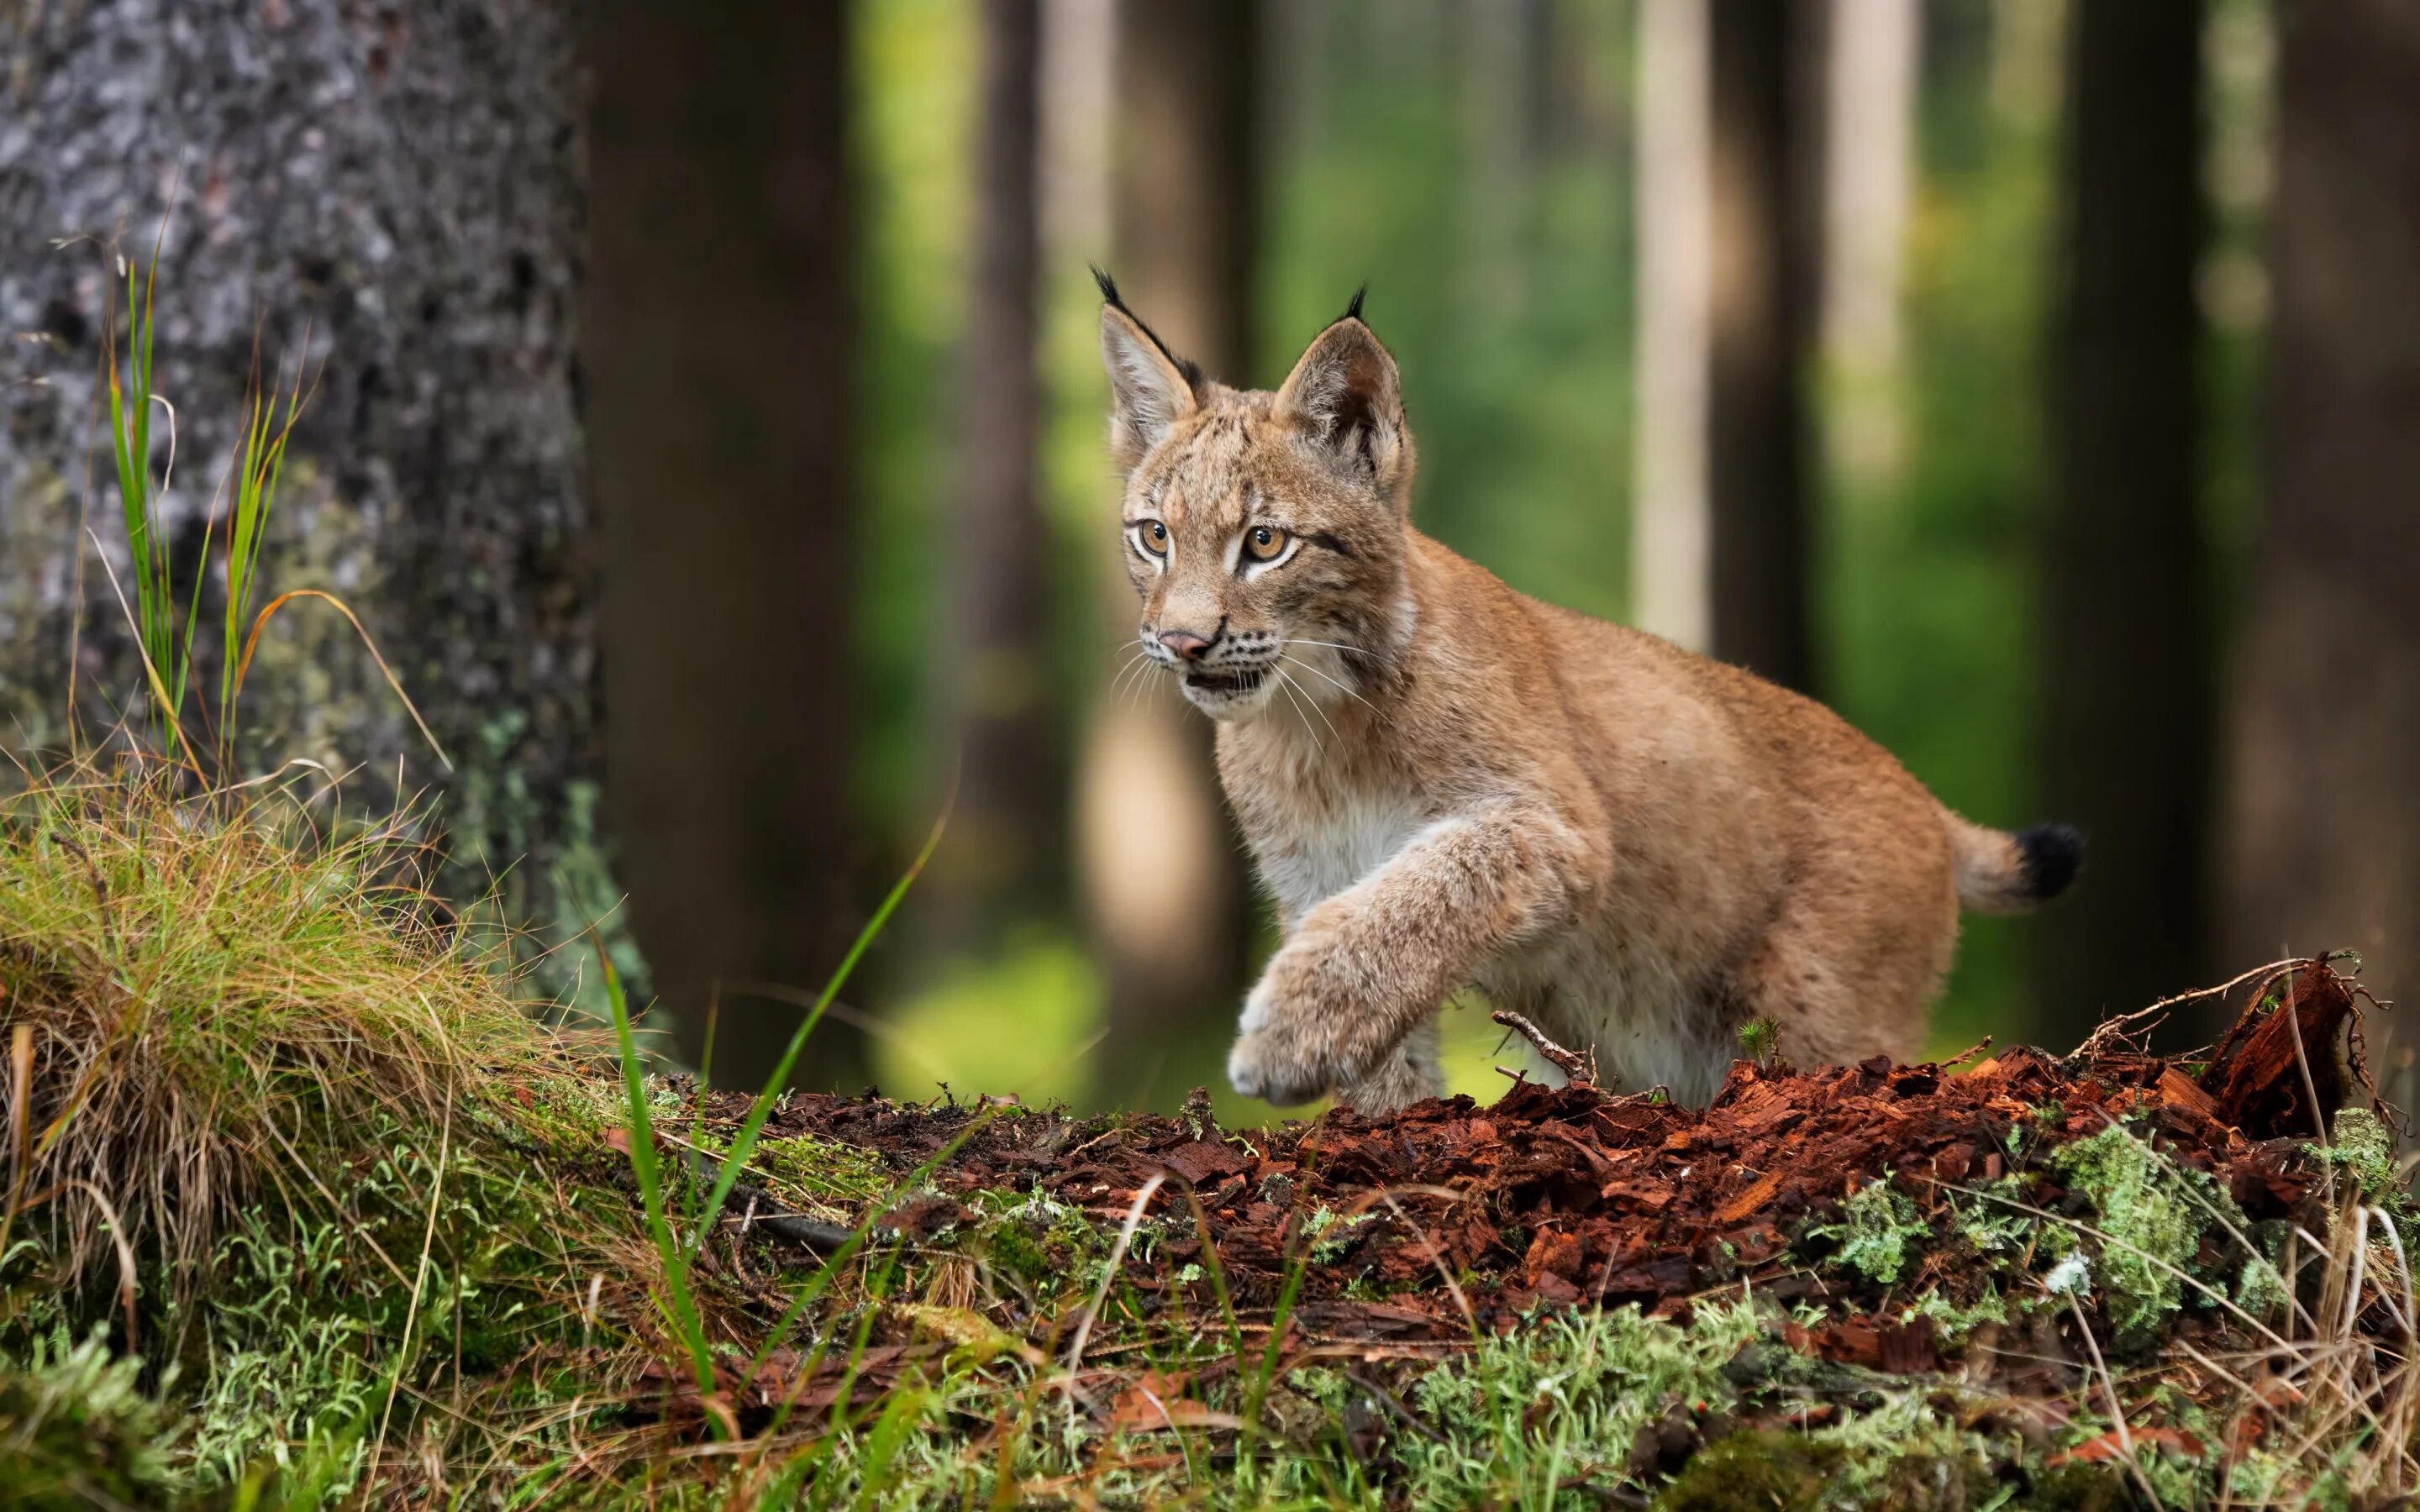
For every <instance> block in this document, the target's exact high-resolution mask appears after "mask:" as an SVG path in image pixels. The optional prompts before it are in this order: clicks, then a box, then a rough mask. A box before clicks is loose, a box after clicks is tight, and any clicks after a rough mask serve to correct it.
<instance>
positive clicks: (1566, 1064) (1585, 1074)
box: [1488, 1008, 1596, 1087]
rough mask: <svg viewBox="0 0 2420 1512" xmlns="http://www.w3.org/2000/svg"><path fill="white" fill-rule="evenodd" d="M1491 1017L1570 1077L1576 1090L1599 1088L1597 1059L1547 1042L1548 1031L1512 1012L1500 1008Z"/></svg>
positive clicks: (1549, 1041) (1552, 1042)
mask: <svg viewBox="0 0 2420 1512" xmlns="http://www.w3.org/2000/svg"><path fill="white" fill-rule="evenodd" d="M1488 1016H1489V1017H1490V1018H1492V1019H1494V1020H1495V1021H1496V1022H1497V1023H1498V1024H1501V1025H1503V1026H1505V1027H1506V1028H1508V1029H1511V1030H1512V1032H1513V1033H1515V1034H1517V1035H1519V1036H1520V1037H1521V1038H1522V1039H1524V1040H1527V1041H1529V1045H1530V1048H1532V1049H1534V1050H1536V1051H1537V1052H1538V1054H1540V1055H1541V1056H1544V1057H1546V1059H1547V1060H1548V1061H1550V1062H1552V1063H1553V1065H1554V1066H1555V1069H1556V1070H1558V1071H1559V1072H1562V1073H1563V1074H1564V1075H1565V1076H1567V1077H1569V1078H1570V1079H1571V1083H1572V1085H1573V1086H1574V1087H1594V1086H1595V1085H1596V1057H1594V1056H1589V1055H1582V1054H1581V1053H1580V1052H1578V1051H1576V1050H1566V1049H1564V1048H1563V1047H1562V1046H1561V1045H1559V1044H1557V1043H1556V1042H1555V1041H1552V1040H1549V1039H1547V1038H1546V1031H1545V1030H1544V1029H1542V1028H1540V1027H1538V1026H1536V1025H1534V1024H1532V1023H1530V1022H1529V1021H1528V1019H1527V1018H1526V1017H1524V1016H1522V1015H1521V1014H1519V1013H1515V1012H1513V1011H1512V1010H1511V1009H1509V1008H1499V1009H1497V1011H1495V1012H1493V1013H1491V1014H1489V1015H1488Z"/></svg>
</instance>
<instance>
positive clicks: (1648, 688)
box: [1100, 275, 2083, 1111]
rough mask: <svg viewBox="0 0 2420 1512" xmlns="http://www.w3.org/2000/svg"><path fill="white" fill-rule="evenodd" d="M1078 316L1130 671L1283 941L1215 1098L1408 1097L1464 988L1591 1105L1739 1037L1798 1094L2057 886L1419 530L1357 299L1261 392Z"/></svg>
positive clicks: (1698, 1075) (1670, 1082) (1674, 662)
mask: <svg viewBox="0 0 2420 1512" xmlns="http://www.w3.org/2000/svg"><path fill="white" fill-rule="evenodd" d="M1100 285H1101V293H1102V296H1103V300H1104V303H1103V306H1102V310H1101V348H1102V354H1103V358H1104V360H1105V361H1106V363H1107V364H1108V367H1109V385H1110V391H1111V395H1112V406H1111V413H1110V421H1109V446H1110V451H1111V454H1112V455H1113V456H1114V458H1115V461H1116V464H1117V466H1118V468H1119V470H1120V471H1121V472H1122V473H1123V474H1124V477H1125V496H1124V508H1123V512H1122V530H1123V532H1124V537H1125V540H1124V548H1123V549H1124V551H1125V559H1126V567H1127V570H1128V572H1129V574H1130V575H1131V576H1132V578H1133V579H1134V585H1135V589H1136V592H1137V593H1138V594H1140V598H1141V601H1142V621H1141V630H1140V641H1141V646H1142V649H1143V651H1144V652H1145V653H1146V654H1148V655H1149V656H1151V657H1152V658H1153V659H1154V660H1155V661H1156V662H1157V663H1158V664H1159V666H1160V667H1162V668H1164V669H1165V670H1166V672H1167V674H1168V675H1169V676H1171V677H1172V678H1174V679H1176V681H1177V684H1178V686H1179V687H1181V688H1182V690H1183V694H1184V697H1185V699H1186V700H1187V702H1190V703H1191V704H1192V705H1193V706H1194V707H1196V708H1198V709H1200V710H1201V711H1202V713H1203V714H1206V715H1208V716H1209V717H1210V718H1211V719H1213V720H1215V721H1216V722H1217V726H1218V775H1219V780H1220V784H1221V786H1223V787H1224V789H1225V790H1226V795H1227V799H1228V802H1229V804H1230V806H1231V807H1232V808H1233V811H1234V814H1235V818H1236V821H1237V823H1238V824H1239V825H1241V827H1242V830H1243V834H1244V837H1245V840H1246V841H1247V842H1248V844H1249V847H1250V850H1251V854H1252V856H1253V857H1254V860H1255V862H1256V863H1257V866H1258V870H1259V872H1260V876H1261V880H1262V882H1263V884H1264V886H1265V887H1267V889H1268V891H1269V892H1270V893H1271V894H1272V895H1273V897H1274V899H1275V901H1276V904H1277V910H1278V916H1279V920H1280V924H1281V925H1282V927H1283V931H1284V941H1283V944H1282V945H1280V948H1279V949H1278V950H1277V952H1276V954H1275V956H1274V957H1273V958H1272V959H1271V960H1270V961H1269V964H1268V966H1267V969H1266V970H1264V972H1263V973H1262V975H1261V978H1260V980H1259V982H1258V983H1257V984H1256V985H1255V986H1254V987H1253V988H1252V989H1251V992H1250V994H1249V995H1248V996H1247V998H1246V999H1245V1002H1244V1010H1243V1017H1242V1022H1241V1025H1240V1032H1239V1035H1238V1038H1237V1039H1236V1041H1235V1043H1234V1047H1233V1052H1232V1054H1231V1055H1230V1056H1229V1057H1228V1062H1227V1075H1228V1079H1229V1080H1230V1081H1231V1082H1233V1084H1234V1087H1235V1088H1236V1090H1238V1091H1240V1092H1243V1093H1246V1094H1248V1095H1251V1096H1257V1097H1262V1098H1266V1099H1268V1100H1269V1101H1271V1102H1275V1103H1302V1102H1308V1101H1310V1100H1311V1099H1313V1098H1316V1097H1318V1096H1319V1095H1321V1094H1322V1093H1325V1092H1328V1091H1331V1090H1333V1091H1334V1092H1336V1093H1337V1094H1338V1096H1339V1097H1340V1099H1341V1100H1342V1102H1343V1103H1346V1104H1347V1105H1349V1106H1352V1107H1355V1108H1357V1109H1361V1110H1364V1111H1384V1110H1387V1109H1391V1108H1395V1107H1399V1106H1402V1105H1404V1104H1405V1103H1411V1102H1415V1101H1418V1100H1419V1099H1421V1098H1424V1097H1429V1096H1434V1095H1435V1094H1436V1093H1438V1092H1439V1091H1440V1090H1441V1089H1442V1078H1441V1076H1440V1073H1439V1070H1438V1065H1437V1048H1436V1047H1437V1034H1436V1017H1437V1014H1438V1011H1439V1010H1440V1008H1441V1007H1442V1005H1443V1004H1444V1001H1445V999H1446V998H1447V997H1448V996H1449V995H1451V994H1453V993H1455V992H1457V991H1459V990H1461V989H1464V988H1466V987H1467V988H1476V989H1477V990H1479V991H1480V992H1481V993H1482V994H1483V995H1485V996H1486V997H1487V998H1488V999H1489V1000H1490V1001H1492V1002H1494V1003H1495V1004H1497V1006H1499V1007H1505V1008H1512V1009H1517V1010H1518V1011H1522V1012H1524V1013H1526V1014H1528V1016H1529V1017H1530V1018H1531V1019H1532V1020H1534V1021H1535V1022H1536V1023H1537V1024H1539V1025H1540V1026H1543V1027H1544V1030H1545V1032H1546V1033H1548V1034H1549V1035H1550V1036H1552V1037H1554V1038H1555V1039H1557V1040H1559V1041H1562V1042H1563V1043H1565V1044H1567V1045H1571V1046H1573V1047H1575V1048H1587V1049H1590V1050H1592V1051H1593V1053H1594V1054H1595V1056H1596V1057H1597V1058H1598V1063H1599V1071H1600V1076H1601V1078H1602V1079H1603V1080H1605V1081H1606V1083H1608V1084H1612V1083H1614V1082H1616V1081H1617V1080H1619V1082H1620V1083H1621V1084H1623V1085H1628V1086H1631V1087H1634V1088H1638V1087H1647V1086H1654V1085H1660V1086H1663V1087H1665V1088H1668V1089H1669V1091H1670V1092H1671V1094H1672V1095H1673V1096H1675V1097H1677V1098H1683V1099H1686V1100H1689V1101H1692V1102H1702V1101H1704V1100H1705V1099H1706V1098H1708V1097H1710V1096H1712V1095H1713V1093H1714V1089H1715V1088H1716V1087H1717V1086H1718V1085H1719V1084H1720V1082H1721V1079H1722V1077H1723V1075H1724V1073H1725V1072H1726V1071H1727V1070H1728V1068H1729V1066H1730V1062H1731V1060H1732V1058H1733V1056H1734V1052H1735V1050H1736V1042H1737V1035H1738V1031H1739V1029H1740V1028H1741V1027H1742V1026H1744V1025H1745V1024H1746V1023H1748V1022H1749V1021H1751V1020H1754V1019H1758V1018H1770V1019H1771V1020H1773V1021H1774V1022H1775V1023H1776V1024H1777V1025H1778V1026H1779V1027H1780V1046H1781V1050H1782V1053H1783V1054H1785V1055H1786V1056H1788V1057H1790V1058H1791V1059H1792V1060H1794V1061H1797V1062H1798V1063H1800V1064H1817V1063H1837V1062H1841V1061H1846V1060H1851V1059H1856V1058H1862V1057H1867V1056H1870V1055H1872V1054H1874V1053H1876V1052H1882V1053H1885V1054H1888V1055H1891V1056H1894V1057H1907V1056H1909V1055H1912V1054H1913V1053H1915V1052H1916V1050H1917V1049H1918V1046H1919V1041H1920V1040H1921V1038H1922V1035H1923V1030H1924V1023H1925V1013H1926V1009H1927V1005H1928V1003H1929V1001H1930V999H1931V996H1932V995H1933V994H1934V993H1935V992H1936V991H1937V989H1938V988H1939V986H1940V983H1941V980H1942V977H1943V975H1944V974H1945V973H1946V972H1947V969H1948V966H1949V960H1950V955H1951V953H1952V951H1953V949H1955V947H1956V944H1957V938H1958V915H1959V909H1960V907H1961V905H1963V906H1965V907H1968V908H1975V909H1979V910H1983V911H1987V912H2016V911H2021V910H2023V909H2025V908H2027V907H2030V906H2031V905H2033V904H2035V903H2040V902H2042V901H2044V900H2046V899H2048V898H2050V897H2053V896H2054V895H2055V894H2056V893H2058V892H2059V891H2060V890H2061V889H2062V888H2064V887H2066V886H2067V884H2068V883H2069V881H2070V880H2071V878H2072V877H2073V876H2074V874H2075V872H2076V870H2077V867H2078V865H2079V863H2080V862H2081V859H2082V851H2083V846H2082V839H2081V837H2080V836H2079V835H2078V834H2077V833H2076V832H2075V831H2074V830H2072V829H2070V828H2068V827H2066V826H2064V825H2042V826H2039V827H2036V828H2032V829H2027V830H2024V831H2023V832H2021V833H2016V834H2010V833H2008V832H2006V831H2002V830H1997V829H1992V828H1987V827H1985V826H1983V825H1977V824H1973V823H1970V822H1969V821H1967V820H1965V819H1963V818H1961V817H1960V816H1959V815H1957V814H1955V813H1953V812H1951V811H1950V810H1947V808H1945V807H1944V806H1943V805H1942V804H1941V803H1940V802H1939V800H1937V799H1935V798H1934V797H1933V796H1932V795H1931V793H1929V792H1927V791H1926V790H1925V788H1924V787H1923V785H1922V784H1921V783H1919V782H1917V781H1916V779H1915V778H1914V777H1912V776H1910V775H1909V774H1908V772H1907V771H1906V769H1905V768H1903V767H1902V766H1900V764H1899V763H1898V762H1897V761H1896V760H1894V759H1893V758H1892V757H1891V756H1890V754H1889V753H1888V752H1886V751H1885V750H1884V749H1883V748H1881V747H1879V746H1877V745H1875V744H1874V743H1873V742H1872V741H1870V740H1868V739H1867V738H1866V737H1865V736H1864V735H1862V734H1860V733H1857V732H1856V731H1855V730H1853V729H1851V728H1850V727H1849V725H1848V724H1847V723H1846V722H1845V721H1843V720H1842V719H1841V718H1839V717H1838V716H1837V715H1835V714H1833V713H1832V712H1831V711H1830V710H1828V709H1825V708H1823V706H1822V705H1820V704H1818V703H1815V702H1812V701H1810V700H1808V699H1806V698H1802V697H1800V696H1799V695H1797V694H1795V693H1792V692H1789V691H1786V690H1784V689H1783V688H1780V687H1776V686H1775V685H1773V684H1770V683H1767V682H1764V681H1762V680H1761V679H1759V678H1757V677H1754V676H1752V675H1750V674H1749V673H1747V672H1745V671H1741V670H1739V669H1738V668H1735V667H1730V666H1726V665H1724V664H1722V663H1720V662H1716V661H1714V660H1711V659H1709V658H1707V657H1705V656H1697V655H1694V654H1692V653H1690V652H1688V651H1684V650H1683V649H1681V648H1680V647H1678V646H1675V645H1672V644H1670V643H1668V642H1666V641H1664V640H1657V639H1656V638H1654V637H1653V636H1650V635H1646V634H1643V633H1641V632H1639V631H1637V630H1633V629H1628V628H1625V627H1623V626H1621V625H1612V624H1607V623H1606V622H1604V621H1600V620H1595V619H1590V618H1589V617H1587V616H1585V615H1582V614H1578V613H1575V612H1572V611H1570V610H1567V609H1558V608H1556V607H1554V606H1553V605H1550V604H1544V603H1541V602H1539V601H1537V600H1535V599H1531V598H1528V597H1525V596H1524V595H1522V594H1517V593H1515V592H1513V591H1512V589H1510V588H1508V587H1506V586H1505V585H1504V584H1503V583H1502V582H1500V581H1498V580H1497V579H1496V578H1495V577H1494V576H1493V575H1491V574H1490V573H1488V572H1487V571H1486V570H1485V569H1484V568H1482V567H1480V566H1477V565H1475V564H1473V563H1469V562H1466V561H1465V560H1464V559H1462V558H1461V557H1459V556H1456V555H1455V554H1454V553H1453V552H1451V551H1450V550H1448V549H1446V548H1444V547H1443V546H1440V545H1438V544H1437V543H1436V542H1435V541H1433V540H1430V539H1429V538H1428V537H1426V536H1424V535H1422V534H1421V533H1420V532H1419V531H1418V530H1416V529H1414V528H1413V526H1412V523H1411V519H1410V514H1409V503H1410V497H1411V490H1412V473H1413V446H1412V435H1411V432H1410V430H1409V429H1408V428H1407V427H1406V425H1405V424H1404V408H1403V401H1402V396H1401V393H1400V388H1399V380H1398V374H1397V370H1396V365H1395V360H1394V358H1393V356H1392V355H1391V354H1389V353H1388V350H1387V348H1386V347H1385V346H1383V345H1382V344H1381V343H1380V342H1379V340H1378V338H1377V336H1376V335H1375V334H1374V333H1373V332H1372V331H1371V329H1370V327H1369V325H1368V324H1367V323H1365V322H1364V321H1363V319H1362V317H1361V304H1362V301H1361V298H1360V296H1358V295H1356V296H1355V297H1354V301H1353V303H1352V306H1351V308H1350V309H1348V310H1347V311H1346V312H1345V314H1344V315H1343V316H1341V317H1340V318H1338V319H1337V320H1336V321H1335V322H1334V323H1333V324H1331V325H1329V326H1328V327H1327V328H1326V330H1325V331H1323V332H1320V334H1319V335H1318V337H1317V338H1316V339H1315V340H1313V341H1312V342H1311V346H1310V347H1309V348H1308V349H1307V350H1305V351H1304V352H1303V354H1302V356H1301V358H1300V360H1299V361H1297V362H1296V363H1295V366H1294V370H1293V372H1292V373H1291V374H1289V375H1288V376H1287V378H1286V379H1285V382H1284V383H1283V384H1282V385H1280V387H1279V388H1278V389H1277V391H1276V392H1275V393H1268V392H1242V391H1238V390H1234V389H1230V388H1227V387H1225V386H1224V385H1222V384H1219V383H1217V382H1215V381H1212V380H1211V379H1210V378H1207V377H1206V376H1205V375H1204V374H1203V373H1202V370H1201V369H1200V368H1199V367H1198V366H1196V365H1195V364H1193V363H1188V362H1187V361H1185V360H1183V359H1181V358H1179V357H1177V356H1176V355H1174V354H1173V353H1172V352H1171V351H1170V350H1169V349H1168V347H1166V346H1165V345H1163V344H1162V343H1161V342H1160V340H1159V338H1158V337H1157V336H1156V335H1154V334H1153V333H1152V332H1151V330H1150V329H1149V328H1148V327H1147V326H1145V325H1144V324H1143V323H1142V322H1141V321H1140V319H1138V318H1137V317H1136V316H1134V314H1133V313H1132V312H1131V311H1129V310H1128V309H1127V308H1126V307H1125V303H1124V301H1121V300H1120V299H1119V297H1118V292H1117V288H1116V285H1114V284H1112V283H1111V282H1110V281H1109V278H1108V277H1107V276H1106V275H1103V276H1101V277H1100Z"/></svg>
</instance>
